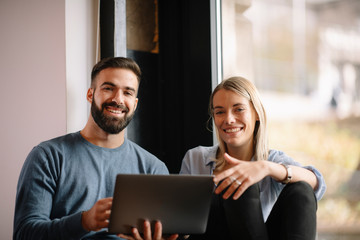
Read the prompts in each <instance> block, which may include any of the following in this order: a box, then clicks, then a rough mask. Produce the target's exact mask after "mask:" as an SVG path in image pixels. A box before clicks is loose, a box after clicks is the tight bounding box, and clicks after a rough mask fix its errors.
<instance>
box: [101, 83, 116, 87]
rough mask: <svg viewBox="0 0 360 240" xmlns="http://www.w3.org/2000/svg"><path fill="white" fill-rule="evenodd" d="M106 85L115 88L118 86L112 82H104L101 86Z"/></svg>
mask: <svg viewBox="0 0 360 240" xmlns="http://www.w3.org/2000/svg"><path fill="white" fill-rule="evenodd" d="M104 85H110V86H113V87H115V86H116V85H115V84H114V83H112V82H103V84H101V86H104Z"/></svg>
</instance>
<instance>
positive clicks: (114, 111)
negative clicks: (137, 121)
mask: <svg viewBox="0 0 360 240" xmlns="http://www.w3.org/2000/svg"><path fill="white" fill-rule="evenodd" d="M108 111H109V112H111V113H115V114H118V113H122V110H113V109H108Z"/></svg>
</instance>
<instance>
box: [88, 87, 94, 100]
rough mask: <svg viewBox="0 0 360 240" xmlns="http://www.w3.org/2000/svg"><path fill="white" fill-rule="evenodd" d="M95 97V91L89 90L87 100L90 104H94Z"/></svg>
mask: <svg viewBox="0 0 360 240" xmlns="http://www.w3.org/2000/svg"><path fill="white" fill-rule="evenodd" d="M93 97H94V89H93V88H89V89H88V91H87V93H86V99H87V100H88V102H89V103H92V100H93Z"/></svg>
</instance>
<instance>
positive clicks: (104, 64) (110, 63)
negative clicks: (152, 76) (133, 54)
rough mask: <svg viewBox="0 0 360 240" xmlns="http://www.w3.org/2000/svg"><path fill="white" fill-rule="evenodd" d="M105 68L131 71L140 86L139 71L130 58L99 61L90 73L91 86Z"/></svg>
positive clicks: (110, 58)
mask: <svg viewBox="0 0 360 240" xmlns="http://www.w3.org/2000/svg"><path fill="white" fill-rule="evenodd" d="M106 68H123V69H128V70H131V71H132V72H133V73H134V74H135V75H136V77H137V79H138V83H139V84H140V79H141V70H140V67H139V66H138V65H137V63H136V62H135V61H134V60H132V59H131V58H125V57H109V58H104V59H102V60H100V61H99V62H98V63H97V64H95V66H94V67H93V69H92V71H91V86H92V85H93V84H94V81H95V78H96V76H97V75H98V74H99V73H100V72H101V71H102V70H104V69H106Z"/></svg>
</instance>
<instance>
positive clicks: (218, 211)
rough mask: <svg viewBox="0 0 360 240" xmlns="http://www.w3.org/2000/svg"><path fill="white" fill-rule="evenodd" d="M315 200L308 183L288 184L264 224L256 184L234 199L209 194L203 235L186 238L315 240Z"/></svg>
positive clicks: (209, 239) (205, 239) (206, 239)
mask: <svg viewBox="0 0 360 240" xmlns="http://www.w3.org/2000/svg"><path fill="white" fill-rule="evenodd" d="M316 209H317V202H316V197H315V195H314V191H313V189H312V188H311V186H310V185H309V184H308V183H305V182H296V183H291V184H288V185H286V186H285V187H284V189H283V190H282V191H281V193H280V195H279V197H278V199H277V201H276V203H275V205H274V206H273V208H272V210H271V212H270V215H269V217H268V219H267V221H266V223H264V219H263V215H262V211H261V203H260V194H259V186H258V184H254V185H253V186H251V187H249V188H248V189H247V190H246V191H245V192H244V194H243V195H242V196H241V197H240V198H239V199H238V200H233V199H232V198H229V199H227V200H224V199H223V198H222V196H221V194H219V195H216V194H214V195H213V199H212V204H211V209H210V214H209V220H208V225H207V228H206V232H205V234H201V235H191V236H190V238H189V239H203V240H212V239H218V240H221V239H224V240H225V239H226V240H229V239H241V240H250V239H251V240H255V239H256V240H315V237H316Z"/></svg>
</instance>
